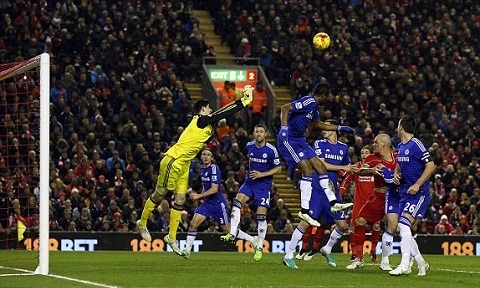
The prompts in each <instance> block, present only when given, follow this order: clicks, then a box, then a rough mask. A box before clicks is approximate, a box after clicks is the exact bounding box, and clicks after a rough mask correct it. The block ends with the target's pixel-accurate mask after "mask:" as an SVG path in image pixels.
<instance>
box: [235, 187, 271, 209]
mask: <svg viewBox="0 0 480 288" xmlns="http://www.w3.org/2000/svg"><path fill="white" fill-rule="evenodd" d="M238 193H242V194H245V196H247V197H248V198H249V199H253V198H255V204H256V205H257V206H261V207H265V208H270V189H268V190H266V189H258V188H256V187H255V185H254V184H249V183H247V182H244V183H243V185H242V186H241V187H240V189H238Z"/></svg>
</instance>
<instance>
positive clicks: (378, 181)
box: [365, 152, 397, 188]
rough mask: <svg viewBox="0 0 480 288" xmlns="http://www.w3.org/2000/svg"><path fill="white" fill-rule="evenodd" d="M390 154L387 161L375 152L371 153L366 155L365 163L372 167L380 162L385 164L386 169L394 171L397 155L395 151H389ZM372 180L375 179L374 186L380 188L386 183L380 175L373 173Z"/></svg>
mask: <svg viewBox="0 0 480 288" xmlns="http://www.w3.org/2000/svg"><path fill="white" fill-rule="evenodd" d="M390 154H391V156H392V160H391V161H387V160H385V159H383V158H382V157H380V156H378V155H376V154H371V155H368V156H367V158H366V159H365V164H367V165H368V166H369V167H371V168H373V167H375V166H377V165H379V164H382V165H383V166H385V167H386V168H387V169H389V170H392V171H394V170H395V167H397V157H396V155H395V153H393V152H390ZM374 179H375V180H374V181H375V188H380V187H384V186H387V183H385V180H384V179H383V177H382V176H378V175H375V176H374Z"/></svg>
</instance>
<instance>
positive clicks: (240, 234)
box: [237, 229, 253, 243]
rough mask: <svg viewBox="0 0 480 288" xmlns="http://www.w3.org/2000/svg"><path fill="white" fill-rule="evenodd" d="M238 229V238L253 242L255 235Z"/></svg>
mask: <svg viewBox="0 0 480 288" xmlns="http://www.w3.org/2000/svg"><path fill="white" fill-rule="evenodd" d="M237 231H238V232H237V238H238V239H243V240H245V241H248V242H250V243H253V237H252V235H250V234H248V233H245V232H243V231H242V230H240V229H238V230H237Z"/></svg>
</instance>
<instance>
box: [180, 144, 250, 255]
mask: <svg viewBox="0 0 480 288" xmlns="http://www.w3.org/2000/svg"><path fill="white" fill-rule="evenodd" d="M201 158H202V163H203V166H202V167H201V177H202V184H203V191H202V192H201V193H191V194H190V198H191V199H192V200H197V199H199V198H202V197H205V200H204V202H203V203H202V205H200V206H198V207H197V209H196V210H195V215H193V219H192V221H191V222H190V227H189V228H188V233H187V244H186V248H185V250H183V253H182V255H181V256H182V257H183V258H185V259H188V258H189V257H190V252H191V251H192V245H193V241H194V240H195V238H196V237H197V228H198V226H199V225H200V224H202V223H203V221H205V220H206V219H207V218H209V217H212V218H213V219H214V220H215V221H216V222H218V223H219V224H220V227H221V228H222V229H223V231H230V221H229V217H228V208H227V207H228V206H227V200H226V199H225V197H224V196H223V194H222V191H221V189H220V183H221V180H222V175H221V174H220V168H219V167H218V166H217V165H215V164H213V163H212V160H213V154H212V152H211V151H210V150H208V149H204V150H203V151H202V154H201ZM235 235H236V237H238V238H240V239H243V240H246V241H248V242H250V243H252V245H256V242H257V240H256V238H254V237H252V236H250V235H248V234H247V233H245V232H243V231H241V230H238V233H236V234H235ZM232 241H233V240H232Z"/></svg>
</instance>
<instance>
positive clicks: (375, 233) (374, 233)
mask: <svg viewBox="0 0 480 288" xmlns="http://www.w3.org/2000/svg"><path fill="white" fill-rule="evenodd" d="M379 239H380V229H379V230H372V236H371V240H372V249H371V250H370V251H373V252H374V253H375V251H377V244H378V240H379Z"/></svg>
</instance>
